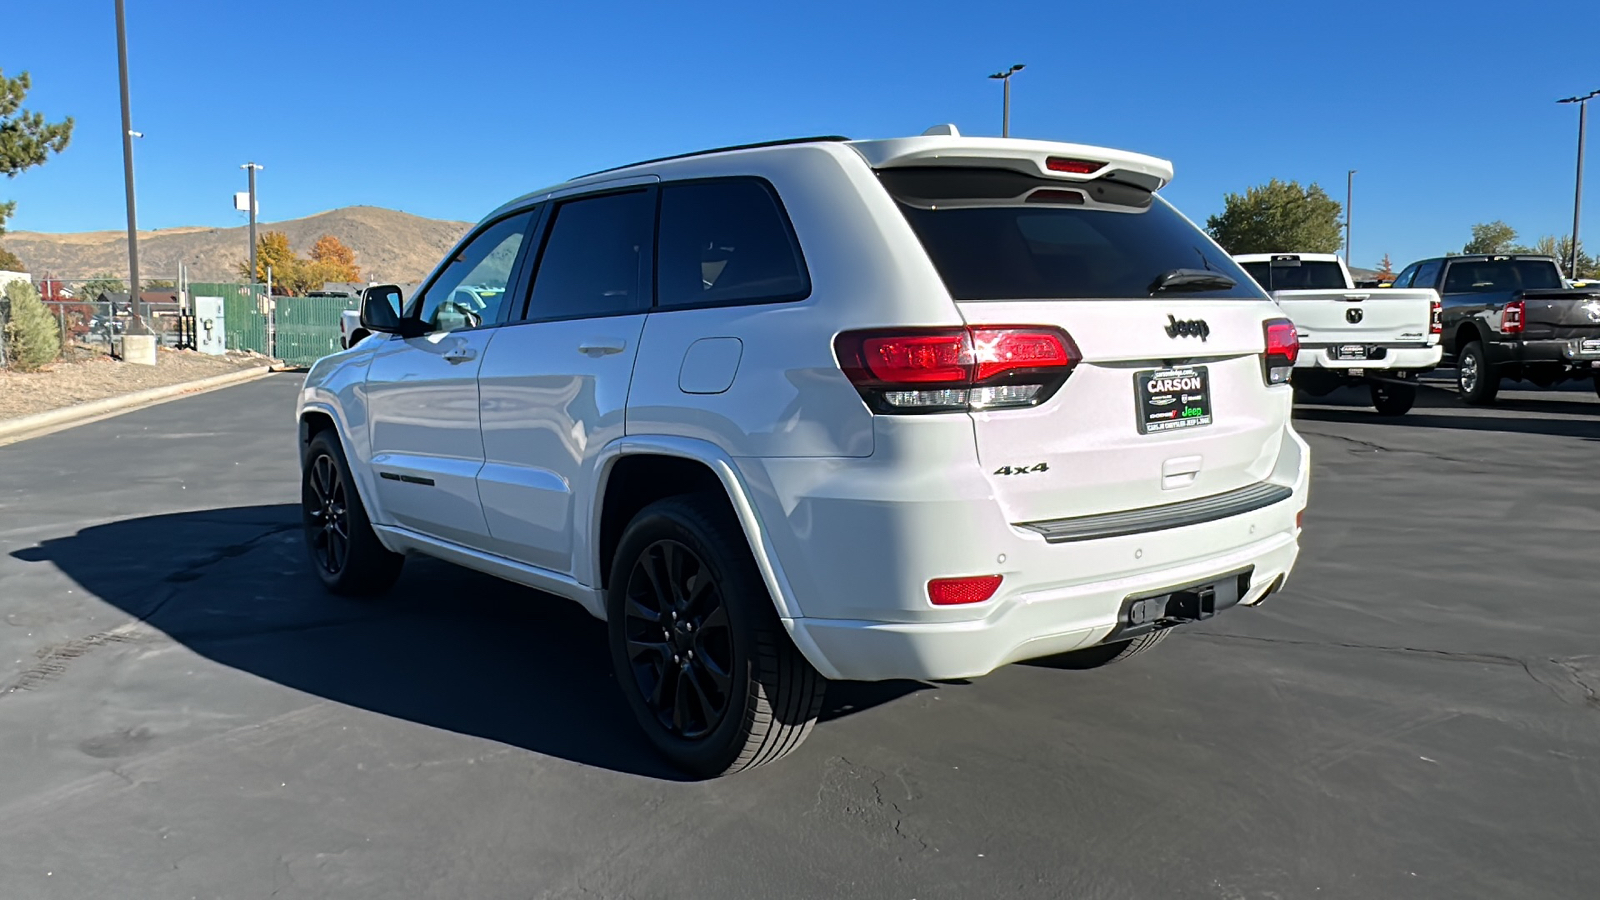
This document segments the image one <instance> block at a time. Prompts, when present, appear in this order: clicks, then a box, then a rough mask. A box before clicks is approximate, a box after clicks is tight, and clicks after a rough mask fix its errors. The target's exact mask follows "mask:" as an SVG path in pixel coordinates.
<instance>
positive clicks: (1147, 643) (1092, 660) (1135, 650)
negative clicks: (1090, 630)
mask: <svg viewBox="0 0 1600 900" xmlns="http://www.w3.org/2000/svg"><path fill="white" fill-rule="evenodd" d="M1171 630H1172V629H1170V628H1163V629H1161V630H1160V631H1152V632H1150V633H1149V634H1141V635H1139V636H1138V637H1136V638H1132V639H1130V640H1126V641H1113V642H1111V643H1109V644H1096V645H1095V646H1093V647H1085V648H1083V649H1082V650H1069V651H1068V652H1066V653H1058V654H1056V655H1055V656H1052V657H1050V664H1051V665H1053V666H1054V667H1056V668H1058V669H1098V668H1100V667H1101V666H1109V665H1111V664H1112V663H1115V662H1122V661H1123V660H1125V659H1127V658H1128V657H1130V656H1137V655H1139V654H1140V653H1143V652H1144V651H1146V650H1149V649H1150V648H1151V647H1154V646H1155V645H1157V644H1159V643H1161V642H1162V641H1164V640H1166V639H1167V632H1169V631H1171Z"/></svg>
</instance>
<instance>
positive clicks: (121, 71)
mask: <svg viewBox="0 0 1600 900" xmlns="http://www.w3.org/2000/svg"><path fill="white" fill-rule="evenodd" d="M117 77H118V80H119V81H120V82H121V87H122V180H123V183H124V186H125V187H126V189H127V193H128V312H129V317H128V326H127V331H128V332H129V333H131V334H143V333H145V326H144V319H142V318H141V317H140V316H139V214H138V211H137V210H136V208H135V206H134V202H133V139H134V138H136V137H144V135H143V134H140V133H139V132H137V131H134V130H133V111H132V107H131V106H130V105H129V103H128V16H127V12H126V11H125V10H124V9H123V0H117ZM114 315H115V311H113V317H114Z"/></svg>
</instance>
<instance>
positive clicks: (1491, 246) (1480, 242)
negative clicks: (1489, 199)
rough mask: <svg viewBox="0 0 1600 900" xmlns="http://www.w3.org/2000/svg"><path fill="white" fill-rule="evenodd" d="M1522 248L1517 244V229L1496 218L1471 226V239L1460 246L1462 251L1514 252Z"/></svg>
mask: <svg viewBox="0 0 1600 900" xmlns="http://www.w3.org/2000/svg"><path fill="white" fill-rule="evenodd" d="M1522 249H1523V248H1522V247H1520V246H1518V245H1517V230H1516V229H1515V228H1512V227H1511V226H1510V225H1507V224H1506V223H1504V222H1502V221H1500V220H1498V219H1496V220H1495V221H1493V222H1479V223H1478V224H1476V225H1474V226H1472V240H1470V241H1467V243H1466V246H1464V247H1462V248H1461V252H1462V253H1488V254H1491V255H1493V254H1497V253H1516V252H1518V251H1520V250H1522Z"/></svg>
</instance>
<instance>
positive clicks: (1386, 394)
mask: <svg viewBox="0 0 1600 900" xmlns="http://www.w3.org/2000/svg"><path fill="white" fill-rule="evenodd" d="M1371 387H1372V405H1373V406H1375V407H1377V409H1378V415H1380V416H1403V415H1405V414H1406V413H1408V412H1410V411H1411V407H1412V406H1414V405H1416V402H1417V386H1416V385H1414V384H1395V383H1394V382H1392V381H1374V382H1373V383H1372V385H1371Z"/></svg>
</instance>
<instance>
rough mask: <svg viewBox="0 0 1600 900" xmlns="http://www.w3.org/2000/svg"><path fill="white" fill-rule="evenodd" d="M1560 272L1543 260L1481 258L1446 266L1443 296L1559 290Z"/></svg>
mask: <svg viewBox="0 0 1600 900" xmlns="http://www.w3.org/2000/svg"><path fill="white" fill-rule="evenodd" d="M1560 287H1562V284H1561V271H1560V270H1559V269H1557V268H1556V264H1555V263H1553V262H1550V261H1549V260H1544V259H1484V260H1462V261H1460V262H1452V263H1450V271H1449V272H1448V273H1446V274H1445V276H1444V291H1445V293H1447V294H1485V293H1491V292H1495V291H1534V290H1544V289H1547V288H1560Z"/></svg>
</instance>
